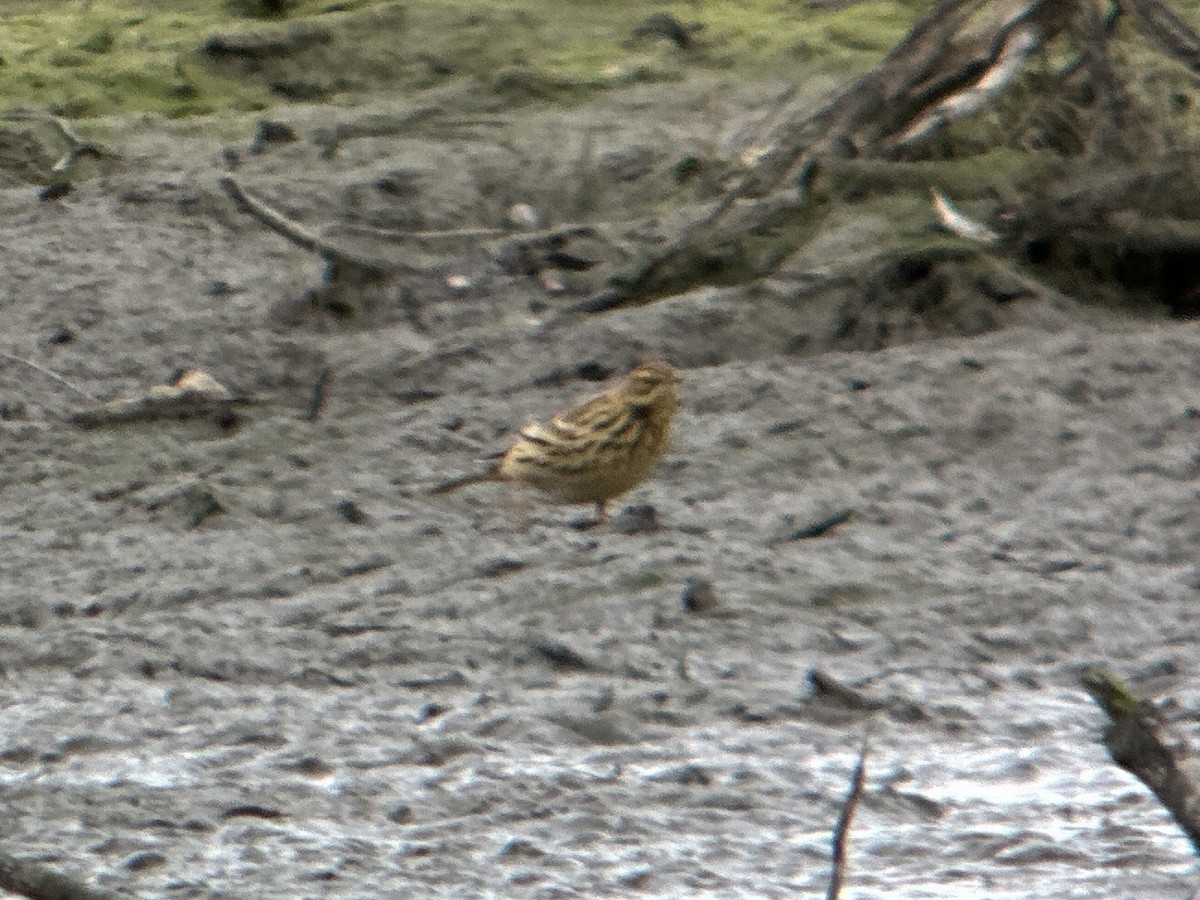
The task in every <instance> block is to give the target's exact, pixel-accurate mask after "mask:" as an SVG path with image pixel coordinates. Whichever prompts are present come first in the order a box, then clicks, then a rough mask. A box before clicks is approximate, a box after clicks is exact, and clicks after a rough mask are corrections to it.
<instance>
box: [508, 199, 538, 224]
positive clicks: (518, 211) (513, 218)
mask: <svg viewBox="0 0 1200 900" xmlns="http://www.w3.org/2000/svg"><path fill="white" fill-rule="evenodd" d="M508 224H509V225H511V226H513V227H514V228H520V229H522V230H524V231H532V230H533V229H535V228H540V227H541V225H542V217H541V216H540V215H538V211H537V210H536V209H534V208H533V207H532V206H531V205H529V204H528V203H514V204H513V205H512V206H510V207H509V208H508Z"/></svg>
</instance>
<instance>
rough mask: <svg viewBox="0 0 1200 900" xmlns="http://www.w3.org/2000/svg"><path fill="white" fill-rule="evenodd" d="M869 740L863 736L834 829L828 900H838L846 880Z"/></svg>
mask: <svg viewBox="0 0 1200 900" xmlns="http://www.w3.org/2000/svg"><path fill="white" fill-rule="evenodd" d="M868 740H869V735H863V742H862V750H861V751H860V752H859V754H858V765H856V766H855V767H854V775H853V777H852V778H851V781H850V793H849V794H847V795H846V802H845V803H843V804H842V812H841V814H840V815H839V816H838V820H837V825H835V826H834V828H833V872H832V873H831V874H830V876H829V893H827V894H826V895H825V898H826V900H838V896H839V895H840V894H841V892H842V882H843V881H845V878H846V845H847V844H848V843H849V842H850V823H851V822H853V821H854V812H855V810H856V809H858V801H859V799H860V798H861V797H862V794H863V787H864V786H865V785H866V782H867V743H868Z"/></svg>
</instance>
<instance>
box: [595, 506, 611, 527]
mask: <svg viewBox="0 0 1200 900" xmlns="http://www.w3.org/2000/svg"><path fill="white" fill-rule="evenodd" d="M596 524H597V525H607V524H608V501H607V500H597V501H596Z"/></svg>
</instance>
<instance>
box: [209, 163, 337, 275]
mask: <svg viewBox="0 0 1200 900" xmlns="http://www.w3.org/2000/svg"><path fill="white" fill-rule="evenodd" d="M220 183H221V187H223V188H224V189H225V193H227V194H229V196H230V197H232V198H233V201H234V202H235V203H237V204H238V206H240V207H241V208H242V209H243V210H244V211H245V212H246V213H247V214H249V215H250V216H252V217H253V218H255V219H258V221H260V222H262V223H263V224H264V225H266V226H267V227H268V228H270V229H271V230H272V231H274V232H276V233H277V234H281V235H283V236H284V237H285V238H287V239H288V240H289V241H291V242H292V243H293V244H295V245H296V246H297V247H299V248H300V249H301V250H307V251H308V252H309V253H318V254H320V255H321V256H338V255H340V252H339V251H335V250H334V249H333V248H332V247H330V246H329V245H328V244H327V243H326V242H325V241H323V240H321V238H320V237H318V236H317V235H316V234H315V233H313V232H311V231H309V230H308V229H307V228H305V227H304V226H303V225H301V224H300V223H299V222H296V221H294V220H293V219H289V218H288V217H287V216H285V215H284V214H283V213H281V212H280V211H279V210H277V209H275V208H274V207H272V206H268V205H267V204H266V203H264V202H263V201H261V200H259V199H258V198H256V197H252V196H251V195H250V194H247V193H246V190H245V188H243V187H242V186H241V185H240V184H238V183H237V181H235V180H234V179H233V178H232V177H231V176H229V175H224V176H222V177H221V182H220Z"/></svg>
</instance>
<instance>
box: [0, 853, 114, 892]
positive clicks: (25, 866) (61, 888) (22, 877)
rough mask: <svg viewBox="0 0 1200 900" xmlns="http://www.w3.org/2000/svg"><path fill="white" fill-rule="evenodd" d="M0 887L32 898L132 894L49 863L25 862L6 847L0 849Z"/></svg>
mask: <svg viewBox="0 0 1200 900" xmlns="http://www.w3.org/2000/svg"><path fill="white" fill-rule="evenodd" d="M0 890H4V891H8V892H10V893H13V894H17V895H18V896H20V897H29V898H30V900H121V898H124V900H130V895H129V894H126V893H122V894H114V893H110V892H109V891H102V890H100V889H99V888H93V887H89V886H88V885H87V884H84V883H83V882H82V881H79V880H78V879H75V878H72V877H71V876H70V875H64V874H62V873H61V872H58V871H55V870H54V869H52V868H50V867H49V866H46V865H43V864H41V863H32V862H25V861H23V860H20V859H17V857H15V856H13V855H11V854H9V853H5V852H3V851H0Z"/></svg>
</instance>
